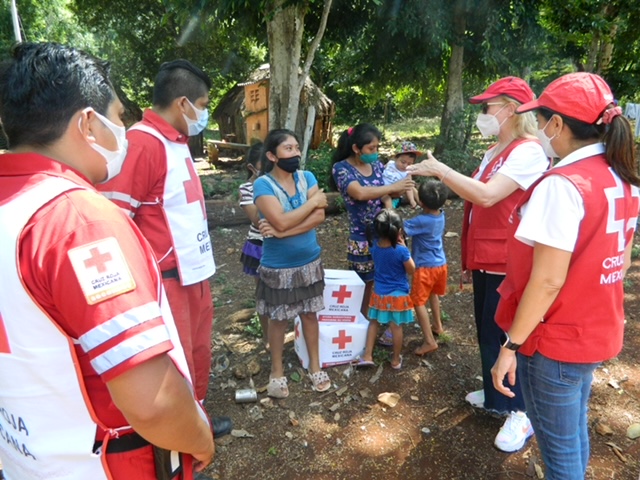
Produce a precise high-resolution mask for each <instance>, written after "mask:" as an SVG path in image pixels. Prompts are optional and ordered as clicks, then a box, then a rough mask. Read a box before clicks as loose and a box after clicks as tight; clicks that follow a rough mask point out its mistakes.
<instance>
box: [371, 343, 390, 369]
mask: <svg viewBox="0 0 640 480" xmlns="http://www.w3.org/2000/svg"><path fill="white" fill-rule="evenodd" d="M373 361H374V363H375V364H376V365H382V364H383V363H385V362H390V361H391V350H389V349H388V348H386V347H382V346H379V345H376V346H375V347H373Z"/></svg>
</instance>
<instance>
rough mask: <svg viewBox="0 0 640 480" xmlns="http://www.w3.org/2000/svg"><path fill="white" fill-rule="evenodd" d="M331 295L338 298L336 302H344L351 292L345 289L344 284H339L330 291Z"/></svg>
mask: <svg viewBox="0 0 640 480" xmlns="http://www.w3.org/2000/svg"><path fill="white" fill-rule="evenodd" d="M331 296H332V297H334V298H337V299H338V303H344V302H345V300H346V299H347V298H351V292H350V291H348V290H347V286H346V285H340V288H339V289H338V290H336V291H334V292H331Z"/></svg>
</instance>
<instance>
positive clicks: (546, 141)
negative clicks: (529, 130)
mask: <svg viewBox="0 0 640 480" xmlns="http://www.w3.org/2000/svg"><path fill="white" fill-rule="evenodd" d="M549 120H551V119H549ZM547 125H549V121H547V124H546V125H545V126H544V128H542V129H538V130H536V137H538V140H540V144H541V145H542V150H544V154H545V155H546V156H547V157H549V158H558V154H557V153H556V151H555V150H554V149H553V147H552V146H551V140H553V139H554V138H556V137H557V136H558V135H557V134H556V135H554V136H553V137H551V138H549V137H547V134H546V132H545V130H546V128H547Z"/></svg>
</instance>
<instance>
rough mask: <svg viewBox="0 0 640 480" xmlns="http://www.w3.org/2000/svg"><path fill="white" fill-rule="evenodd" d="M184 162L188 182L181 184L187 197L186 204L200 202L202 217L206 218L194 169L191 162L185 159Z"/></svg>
mask: <svg viewBox="0 0 640 480" xmlns="http://www.w3.org/2000/svg"><path fill="white" fill-rule="evenodd" d="M184 161H185V162H186V165H187V170H189V180H185V181H184V182H182V184H183V185H184V192H185V195H186V196H187V203H193V202H200V206H201V207H202V217H203V218H207V210H206V208H205V207H204V194H203V193H202V184H201V183H200V179H199V178H198V175H197V174H196V169H195V168H193V160H191V159H190V158H189V157H187V158H185V159H184Z"/></svg>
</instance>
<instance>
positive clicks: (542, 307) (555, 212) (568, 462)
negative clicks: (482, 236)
mask: <svg viewBox="0 0 640 480" xmlns="http://www.w3.org/2000/svg"><path fill="white" fill-rule="evenodd" d="M531 110H535V111H536V117H537V120H538V127H539V130H538V135H539V137H540V140H541V142H542V144H543V147H544V148H545V151H546V152H547V154H548V155H549V156H553V157H559V158H560V162H559V163H558V164H557V165H556V166H555V167H554V168H553V169H551V170H549V171H548V172H547V173H546V174H545V175H544V176H543V177H542V179H540V180H539V181H538V182H537V183H535V184H534V185H533V186H532V187H531V188H530V189H529V190H528V191H527V193H526V194H525V196H524V197H523V198H522V199H521V200H520V202H519V203H518V205H517V206H516V210H514V213H513V216H512V218H513V225H512V226H511V229H510V230H511V231H510V233H511V235H510V239H509V247H508V251H509V258H508V262H507V266H508V268H507V276H506V279H505V281H504V282H503V284H502V285H501V286H500V289H499V291H500V296H501V299H500V304H499V306H498V311H497V313H496V321H497V322H498V324H499V325H500V326H501V327H502V328H503V329H504V331H505V332H507V333H506V335H505V341H504V343H503V346H502V348H501V350H500V355H499V357H498V360H497V362H496V364H495V366H494V367H493V369H492V373H493V382H494V385H495V387H496V389H498V390H499V391H500V392H502V393H504V394H505V395H507V396H512V395H513V392H512V391H511V390H510V389H509V388H508V387H507V386H505V384H504V379H505V377H506V378H507V379H508V382H509V384H513V383H514V382H515V380H516V364H517V367H518V370H517V377H519V379H520V383H521V385H522V393H523V394H524V398H525V404H526V406H527V411H528V412H529V415H530V417H531V422H532V423H533V426H534V428H535V430H536V436H537V439H538V445H539V447H540V451H541V452H542V457H543V459H544V462H545V465H546V467H547V471H546V475H547V476H546V478H548V479H549V480H554V479H562V480H573V479H576V480H577V479H583V478H584V475H585V471H586V468H587V462H588V460H589V436H588V430H587V403H588V400H589V394H590V391H591V381H592V379H593V371H594V370H595V369H596V368H597V367H598V365H599V364H600V362H602V361H603V360H608V359H610V358H612V357H615V356H616V355H617V354H618V353H619V352H620V349H621V348H622V335H623V328H624V311H623V303H624V291H623V284H622V280H623V278H624V275H625V272H626V270H627V268H628V267H629V264H630V262H631V260H630V256H631V245H632V238H633V234H634V231H635V228H636V222H637V218H638V210H639V203H640V202H639V198H638V196H639V195H638V186H639V185H640V177H639V176H638V165H637V161H636V159H635V152H634V140H633V134H632V131H631V127H630V125H629V122H628V121H627V120H626V119H625V118H624V117H623V116H622V115H621V114H622V110H621V109H620V107H617V106H615V104H614V100H613V95H612V93H611V90H610V89H609V86H608V85H607V84H606V82H605V81H604V80H603V79H602V78H600V77H599V76H597V75H594V74H591V73H585V72H581V73H572V74H569V75H565V76H563V77H560V78H559V79H557V80H555V81H553V82H552V83H551V84H549V86H548V87H547V88H546V89H545V91H544V92H543V93H542V95H541V96H540V98H539V99H538V100H535V101H532V102H528V103H526V104H524V105H522V106H521V107H519V108H518V113H521V112H528V111H531ZM513 234H515V236H514V235H513ZM516 351H518V355H517V360H516Z"/></svg>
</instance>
